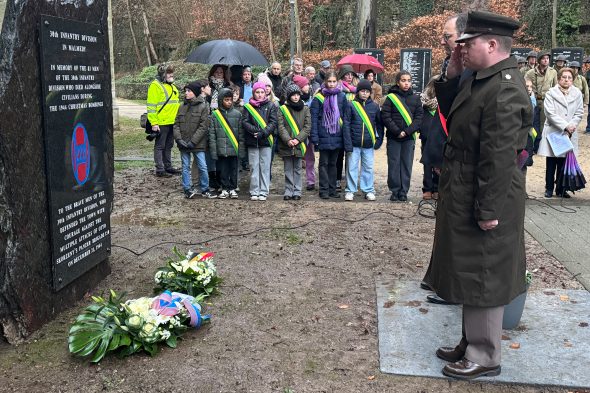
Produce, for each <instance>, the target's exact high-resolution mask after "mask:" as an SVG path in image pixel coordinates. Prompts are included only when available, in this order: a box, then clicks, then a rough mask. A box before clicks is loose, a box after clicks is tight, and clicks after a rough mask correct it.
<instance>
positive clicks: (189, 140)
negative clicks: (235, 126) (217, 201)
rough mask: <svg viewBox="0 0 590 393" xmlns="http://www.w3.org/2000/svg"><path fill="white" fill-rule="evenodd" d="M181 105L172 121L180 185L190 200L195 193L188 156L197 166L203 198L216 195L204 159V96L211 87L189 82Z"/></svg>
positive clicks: (206, 122)
mask: <svg viewBox="0 0 590 393" xmlns="http://www.w3.org/2000/svg"><path fill="white" fill-rule="evenodd" d="M184 90H185V99H184V104H183V105H182V106H181V107H180V109H179V110H178V113H177V115H176V121H175V122H174V128H173V133H174V139H175V140H176V144H177V146H178V149H179V150H180V158H181V161H182V188H183V189H184V195H185V197H186V198H189V199H192V198H193V197H194V196H195V195H197V191H195V190H194V189H193V184H192V180H191V156H192V157H194V160H195V162H196V163H197V167H198V168H199V186H200V192H201V195H202V196H203V197H205V198H215V197H216V195H215V194H212V193H210V192H209V174H208V172H207V163H206V160H205V151H206V150H207V143H208V139H209V138H208V136H209V134H208V132H207V130H208V127H209V104H208V103H207V96H208V95H209V94H211V87H210V86H209V83H208V82H207V81H196V82H191V83H189V84H188V85H186V86H185V88H184Z"/></svg>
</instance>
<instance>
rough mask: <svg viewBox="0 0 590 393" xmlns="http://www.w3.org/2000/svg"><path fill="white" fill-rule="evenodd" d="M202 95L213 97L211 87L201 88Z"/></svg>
mask: <svg viewBox="0 0 590 393" xmlns="http://www.w3.org/2000/svg"><path fill="white" fill-rule="evenodd" d="M201 93H203V94H204V95H205V96H207V97H209V96H210V95H211V86H209V85H207V86H205V87H201Z"/></svg>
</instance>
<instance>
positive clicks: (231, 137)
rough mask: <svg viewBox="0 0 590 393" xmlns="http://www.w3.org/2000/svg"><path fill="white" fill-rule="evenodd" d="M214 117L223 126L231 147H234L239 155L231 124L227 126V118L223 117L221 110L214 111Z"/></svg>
mask: <svg viewBox="0 0 590 393" xmlns="http://www.w3.org/2000/svg"><path fill="white" fill-rule="evenodd" d="M213 116H215V118H216V119H217V121H218V122H219V124H221V128H223V131H225V135H226V136H227V139H229V141H230V143H231V145H232V146H233V147H234V150H235V151H236V154H238V141H237V139H236V137H235V135H234V133H233V132H232V130H231V127H230V126H229V124H227V121H226V120H225V117H223V115H222V114H221V112H220V111H219V109H215V110H214V111H213Z"/></svg>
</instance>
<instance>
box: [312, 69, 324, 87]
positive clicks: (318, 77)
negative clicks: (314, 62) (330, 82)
mask: <svg viewBox="0 0 590 393" xmlns="http://www.w3.org/2000/svg"><path fill="white" fill-rule="evenodd" d="M324 79H326V74H325V73H324V71H322V70H319V71H318V73H317V74H315V78H314V81H315V82H317V83H318V84H319V85H320V86H321V85H322V83H324Z"/></svg>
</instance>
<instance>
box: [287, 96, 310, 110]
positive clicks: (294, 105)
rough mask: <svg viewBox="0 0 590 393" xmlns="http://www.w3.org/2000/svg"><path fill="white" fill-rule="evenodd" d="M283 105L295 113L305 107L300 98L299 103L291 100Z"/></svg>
mask: <svg viewBox="0 0 590 393" xmlns="http://www.w3.org/2000/svg"><path fill="white" fill-rule="evenodd" d="M285 104H286V105H287V106H288V107H289V108H291V109H293V110H294V111H296V112H299V111H301V110H302V109H303V107H304V106H305V102H303V100H302V99H301V98H300V99H299V101H297V102H293V101H291V100H287V102H285Z"/></svg>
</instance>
